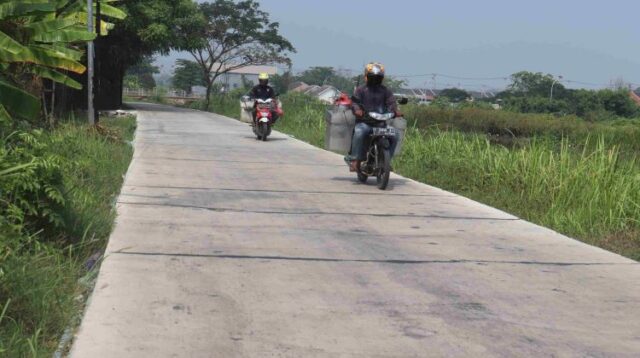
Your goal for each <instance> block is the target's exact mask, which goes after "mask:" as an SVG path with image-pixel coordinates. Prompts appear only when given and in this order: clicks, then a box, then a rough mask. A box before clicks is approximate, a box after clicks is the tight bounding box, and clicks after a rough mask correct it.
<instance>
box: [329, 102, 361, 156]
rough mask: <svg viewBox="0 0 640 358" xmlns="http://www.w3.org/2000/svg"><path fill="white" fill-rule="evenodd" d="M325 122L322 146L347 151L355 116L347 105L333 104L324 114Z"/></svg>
mask: <svg viewBox="0 0 640 358" xmlns="http://www.w3.org/2000/svg"><path fill="white" fill-rule="evenodd" d="M324 118H325V121H326V122H327V126H326V130H325V136H324V146H325V149H327V150H331V151H334V152H340V153H347V152H348V151H349V150H350V149H351V135H352V133H353V128H354V127H355V125H356V117H355V115H354V114H353V112H352V111H351V108H350V107H349V106H343V105H338V106H333V107H331V108H329V109H328V110H327V112H326V114H325V117H324Z"/></svg>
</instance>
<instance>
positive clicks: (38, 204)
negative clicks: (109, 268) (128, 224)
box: [0, 116, 135, 357]
mask: <svg viewBox="0 0 640 358" xmlns="http://www.w3.org/2000/svg"><path fill="white" fill-rule="evenodd" d="M134 128H135V119H134V118H133V117H131V116H127V117H122V118H118V119H105V120H103V121H102V123H101V126H100V127H91V126H89V125H87V124H84V123H82V122H80V121H78V120H74V119H71V120H68V121H65V122H63V123H60V124H59V125H58V126H57V127H56V128H55V129H53V130H30V131H17V132H10V133H9V132H6V131H3V132H2V135H1V136H0V356H5V357H24V356H38V357H39V356H47V355H48V356H50V355H51V354H52V352H53V351H54V350H55V349H56V347H57V345H58V341H59V339H60V337H61V336H62V333H63V331H64V329H65V327H68V326H69V325H71V324H72V323H73V319H74V317H75V316H76V315H77V314H78V313H79V312H80V309H81V306H82V302H83V300H82V299H81V300H78V297H82V295H83V294H84V293H85V290H86V289H88V288H89V287H88V286H84V285H83V284H82V280H81V278H83V277H85V278H86V277H87V276H90V275H92V273H93V271H91V269H92V268H93V265H94V264H95V256H94V261H91V260H88V259H89V257H91V256H92V255H93V254H95V253H99V252H100V250H102V249H103V248H104V245H105V244H106V239H107V238H108V235H109V233H110V231H111V226H112V223H113V219H114V215H115V212H114V209H113V204H114V200H115V197H116V195H117V193H118V192H119V190H120V186H121V184H122V180H123V175H124V173H125V172H126V170H127V167H128V165H129V162H130V160H131V157H132V152H133V148H132V147H131V146H130V143H129V141H130V140H132V137H133V132H134Z"/></svg>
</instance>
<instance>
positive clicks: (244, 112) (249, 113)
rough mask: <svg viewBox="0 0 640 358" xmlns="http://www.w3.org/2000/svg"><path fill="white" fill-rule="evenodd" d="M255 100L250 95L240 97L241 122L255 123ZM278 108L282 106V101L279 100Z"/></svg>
mask: <svg viewBox="0 0 640 358" xmlns="http://www.w3.org/2000/svg"><path fill="white" fill-rule="evenodd" d="M254 103H255V101H254V100H252V99H249V98H248V97H246V98H245V97H243V98H240V122H244V123H253V111H254V109H253V105H254ZM278 108H282V102H281V101H280V100H278Z"/></svg>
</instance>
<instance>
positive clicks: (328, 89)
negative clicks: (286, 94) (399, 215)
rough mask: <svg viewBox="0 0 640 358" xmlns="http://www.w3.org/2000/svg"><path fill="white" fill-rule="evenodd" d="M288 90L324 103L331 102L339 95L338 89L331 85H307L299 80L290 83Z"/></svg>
mask: <svg viewBox="0 0 640 358" xmlns="http://www.w3.org/2000/svg"><path fill="white" fill-rule="evenodd" d="M289 91H290V92H298V93H303V94H306V95H309V96H312V97H315V98H317V99H319V100H320V101H323V102H326V103H333V101H334V100H335V98H336V97H338V95H340V90H338V89H337V88H335V87H333V86H329V85H325V86H317V85H308V84H306V83H304V82H300V81H298V82H294V83H292V84H291V85H290V86H289Z"/></svg>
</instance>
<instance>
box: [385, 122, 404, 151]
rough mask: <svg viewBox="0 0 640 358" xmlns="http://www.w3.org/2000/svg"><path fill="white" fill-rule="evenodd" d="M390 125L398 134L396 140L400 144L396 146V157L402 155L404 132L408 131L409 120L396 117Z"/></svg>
mask: <svg viewBox="0 0 640 358" xmlns="http://www.w3.org/2000/svg"><path fill="white" fill-rule="evenodd" d="M389 125H390V126H392V127H393V128H395V129H396V132H397V133H398V134H397V136H396V140H397V141H398V144H397V145H396V151H395V153H393V155H394V156H396V155H398V154H400V151H401V149H402V142H403V141H404V132H405V131H406V130H407V120H406V119H404V118H403V117H396V118H394V119H392V120H391V121H390V122H389Z"/></svg>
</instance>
